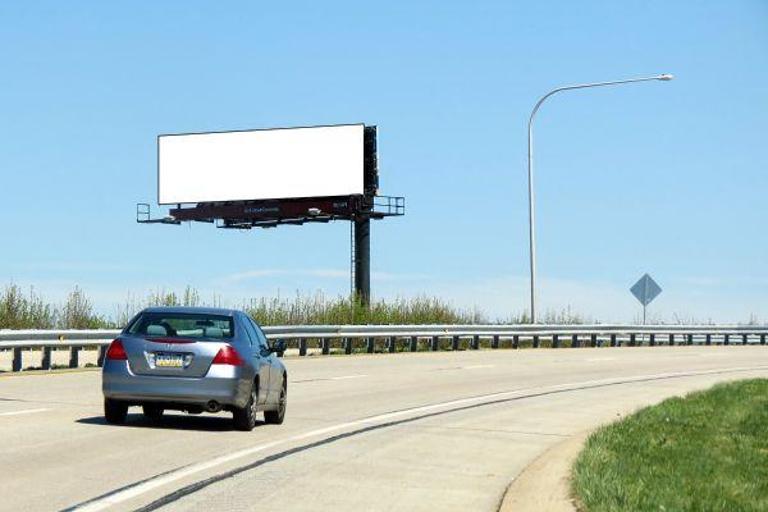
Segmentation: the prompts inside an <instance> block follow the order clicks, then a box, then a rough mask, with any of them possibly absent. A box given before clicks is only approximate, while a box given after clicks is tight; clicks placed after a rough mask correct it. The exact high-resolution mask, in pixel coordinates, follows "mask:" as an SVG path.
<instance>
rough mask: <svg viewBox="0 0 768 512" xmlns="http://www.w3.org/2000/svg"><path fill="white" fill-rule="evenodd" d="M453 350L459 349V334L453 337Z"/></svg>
mask: <svg viewBox="0 0 768 512" xmlns="http://www.w3.org/2000/svg"><path fill="white" fill-rule="evenodd" d="M451 350H453V351H454V352H455V351H456V350H459V337H458V336H454V337H453V340H452V341H451Z"/></svg>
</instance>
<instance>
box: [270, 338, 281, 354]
mask: <svg viewBox="0 0 768 512" xmlns="http://www.w3.org/2000/svg"><path fill="white" fill-rule="evenodd" d="M269 351H270V352H274V353H275V354H277V357H283V354H285V340H275V341H273V342H272V344H271V345H270V347H269Z"/></svg>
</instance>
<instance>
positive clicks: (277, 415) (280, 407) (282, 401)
mask: <svg viewBox="0 0 768 512" xmlns="http://www.w3.org/2000/svg"><path fill="white" fill-rule="evenodd" d="M287 407H288V383H287V382H286V380H285V377H283V387H282V388H281V389H280V398H279V399H278V401H277V410H276V411H264V421H266V422H267V423H271V424H272V425H280V424H281V423H282V422H283V420H284V419H285V409H286V408H287Z"/></svg>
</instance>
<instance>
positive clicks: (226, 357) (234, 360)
mask: <svg viewBox="0 0 768 512" xmlns="http://www.w3.org/2000/svg"><path fill="white" fill-rule="evenodd" d="M211 364H228V365H232V366H242V365H243V360H242V359H241V358H240V354H238V353H237V350H235V348H234V347H233V346H231V345H225V346H224V347H222V348H220V349H219V353H218V354H216V357H214V358H213V363H211Z"/></svg>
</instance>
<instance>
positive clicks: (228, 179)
mask: <svg viewBox="0 0 768 512" xmlns="http://www.w3.org/2000/svg"><path fill="white" fill-rule="evenodd" d="M363 127H364V126H363V125H362V124H359V125H342V126H320V127H313V128H284V129H275V130H254V131H243V132H222V133H201V134H188V135H161V136H160V137H158V147H157V151H158V203H159V204H175V203H202V202H212V201H243V200H260V199H280V198H291V197H323V196H346V195H354V194H362V193H363Z"/></svg>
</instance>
